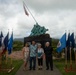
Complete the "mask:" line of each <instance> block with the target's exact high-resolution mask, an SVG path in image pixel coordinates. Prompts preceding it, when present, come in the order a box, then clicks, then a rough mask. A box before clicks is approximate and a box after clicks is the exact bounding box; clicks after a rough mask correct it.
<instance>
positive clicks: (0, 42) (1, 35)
mask: <svg viewBox="0 0 76 75" xmlns="http://www.w3.org/2000/svg"><path fill="white" fill-rule="evenodd" d="M2 38H3V33H2V31H1V34H0V47H1V46H2V43H3V39H2Z"/></svg>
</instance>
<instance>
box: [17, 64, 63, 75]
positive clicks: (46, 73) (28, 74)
mask: <svg viewBox="0 0 76 75" xmlns="http://www.w3.org/2000/svg"><path fill="white" fill-rule="evenodd" d="M43 67H44V69H43V70H38V68H36V70H35V71H33V70H31V71H29V70H28V67H27V70H26V71H23V65H22V66H21V67H20V69H19V70H18V71H17V73H16V75H62V74H61V73H60V72H59V70H58V69H57V68H56V67H55V66H54V70H53V71H51V70H46V67H45V65H44V66H43Z"/></svg>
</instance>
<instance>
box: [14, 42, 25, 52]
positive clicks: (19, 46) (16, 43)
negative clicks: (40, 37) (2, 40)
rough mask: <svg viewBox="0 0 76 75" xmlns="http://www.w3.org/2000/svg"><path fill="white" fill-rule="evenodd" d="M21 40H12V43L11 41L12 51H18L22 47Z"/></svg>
mask: <svg viewBox="0 0 76 75" xmlns="http://www.w3.org/2000/svg"><path fill="white" fill-rule="evenodd" d="M23 44H24V43H23V42H21V41H14V43H13V50H14V51H19V50H21V49H22V47H23Z"/></svg>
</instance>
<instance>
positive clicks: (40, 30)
mask: <svg viewBox="0 0 76 75" xmlns="http://www.w3.org/2000/svg"><path fill="white" fill-rule="evenodd" d="M46 31H48V29H46V28H45V27H44V26H43V27H41V26H40V25H39V24H38V23H36V24H35V25H34V27H33V28H32V30H31V34H30V36H35V35H41V34H45V33H46Z"/></svg>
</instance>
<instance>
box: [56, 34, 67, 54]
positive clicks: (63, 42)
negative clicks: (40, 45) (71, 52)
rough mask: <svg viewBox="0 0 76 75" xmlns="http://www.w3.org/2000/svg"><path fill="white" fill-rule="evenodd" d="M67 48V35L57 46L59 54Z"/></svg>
mask: <svg viewBox="0 0 76 75" xmlns="http://www.w3.org/2000/svg"><path fill="white" fill-rule="evenodd" d="M65 47H66V33H65V34H64V35H63V36H62V37H61V39H60V40H59V42H58V45H57V52H61V51H62V49H63V48H65Z"/></svg>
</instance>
